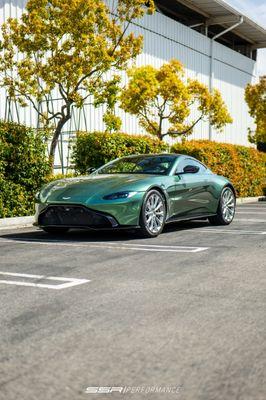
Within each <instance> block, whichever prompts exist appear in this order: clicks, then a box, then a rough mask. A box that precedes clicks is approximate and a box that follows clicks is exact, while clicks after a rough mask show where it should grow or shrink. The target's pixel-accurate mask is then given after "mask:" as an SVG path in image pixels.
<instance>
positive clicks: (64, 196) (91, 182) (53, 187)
mask: <svg viewBox="0 0 266 400" xmlns="http://www.w3.org/2000/svg"><path fill="white" fill-rule="evenodd" d="M154 177H155V176H154V175H144V174H138V175H133V174H128V175H125V174H116V175H91V176H88V177H79V178H69V179H61V180H58V181H54V182H51V183H49V184H48V185H46V186H45V187H44V188H43V189H42V190H41V192H40V200H41V202H49V203H51V202H60V203H61V202H66V203H72V202H73V203H75V202H78V203H80V202H81V203H84V202H85V203H86V202H88V201H89V200H93V201H96V200H100V199H102V197H103V196H104V195H107V194H111V193H115V192H118V191H124V190H132V191H140V192H141V191H145V190H146V187H147V185H148V184H149V182H150V180H151V179H152V178H154Z"/></svg>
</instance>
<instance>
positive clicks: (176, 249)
mask: <svg viewBox="0 0 266 400" xmlns="http://www.w3.org/2000/svg"><path fill="white" fill-rule="evenodd" d="M0 243H12V244H14V243H16V244H28V243H34V244H41V245H53V246H69V247H86V248H102V249H112V250H116V249H119V250H139V251H152V252H169V253H198V252H201V251H205V250H208V247H196V246H167V245H165V246H163V245H152V244H137V243H114V242H96V243H91V242H89V243H84V242H83V243H73V242H67V241H60V240H44V241H41V240H38V239H27V240H22V239H20V238H12V239H2V238H0Z"/></svg>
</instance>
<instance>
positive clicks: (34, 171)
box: [0, 121, 50, 218]
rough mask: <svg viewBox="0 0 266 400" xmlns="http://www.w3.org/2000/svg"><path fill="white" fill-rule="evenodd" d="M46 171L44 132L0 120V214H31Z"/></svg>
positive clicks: (47, 170) (48, 170) (47, 167)
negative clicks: (35, 196)
mask: <svg viewBox="0 0 266 400" xmlns="http://www.w3.org/2000/svg"><path fill="white" fill-rule="evenodd" d="M49 172H50V165H49V162H48V158H47V156H46V143H45V134H44V133H42V132H38V133H37V132H36V131H35V130H33V129H31V128H28V127H26V126H24V125H19V124H15V123H11V122H1V121H0V218H1V217H7V216H8V217H15V216H20V215H27V214H32V213H33V211H34V194H35V192H36V191H37V190H38V189H39V188H40V187H41V186H42V185H43V184H44V183H45V182H46V179H47V175H48V174H49Z"/></svg>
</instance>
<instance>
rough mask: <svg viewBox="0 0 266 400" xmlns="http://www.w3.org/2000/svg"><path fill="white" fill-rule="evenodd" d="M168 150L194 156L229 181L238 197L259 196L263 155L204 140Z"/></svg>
mask: <svg viewBox="0 0 266 400" xmlns="http://www.w3.org/2000/svg"><path fill="white" fill-rule="evenodd" d="M171 151H172V152H174V153H182V154H187V155H189V156H192V157H195V158H197V159H198V160H200V161H202V162H203V163H204V164H206V165H207V166H208V167H209V168H210V169H211V170H212V171H213V172H214V173H215V174H218V175H223V176H225V177H226V178H228V179H230V180H231V182H232V183H233V185H234V187H235V189H236V192H237V195H238V196H239V197H248V196H260V195H262V194H263V188H264V185H265V176H266V155H265V154H264V153H261V152H259V151H258V150H255V149H253V148H249V147H244V146H238V145H232V144H227V143H215V142H210V141H208V140H200V141H195V140H192V141H187V142H184V143H178V144H175V145H173V146H172V149H171Z"/></svg>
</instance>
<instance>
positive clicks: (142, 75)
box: [120, 60, 232, 139]
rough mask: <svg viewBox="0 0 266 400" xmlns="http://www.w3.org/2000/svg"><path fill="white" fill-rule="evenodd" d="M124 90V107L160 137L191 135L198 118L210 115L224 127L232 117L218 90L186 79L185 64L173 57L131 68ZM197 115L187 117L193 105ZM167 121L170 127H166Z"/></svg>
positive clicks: (212, 122)
mask: <svg viewBox="0 0 266 400" xmlns="http://www.w3.org/2000/svg"><path fill="white" fill-rule="evenodd" d="M128 76H129V83H128V84H127V86H126V87H125V88H124V89H123V90H122V93H121V96H120V101H121V107H122V108H123V109H124V110H125V111H126V112H128V113H130V114H133V115H136V116H137V117H138V118H139V122H140V125H141V126H142V127H143V128H144V129H145V130H146V131H147V132H148V133H151V134H153V135H156V136H157V137H158V138H159V139H163V138H164V137H165V136H167V135H170V136H183V137H186V136H188V135H190V134H191V133H192V131H193V128H194V127H195V126H196V125H197V124H198V123H199V121H201V120H204V119H208V120H209V121H210V123H211V125H212V126H214V127H215V128H216V129H217V130H221V129H222V128H223V127H224V126H225V125H226V124H228V123H232V118H231V117H230V114H229V112H228V110H227V107H226V105H225V103H224V102H223V99H222V97H221V94H220V92H219V91H218V90H214V91H213V92H212V93H210V91H209V90H208V88H207V87H206V86H205V85H204V84H202V83H200V82H199V81H197V80H191V79H185V78H184V68H183V65H182V64H181V63H180V62H179V61H177V60H172V61H170V62H169V63H166V64H163V65H162V66H161V68H159V69H156V68H155V67H153V66H151V65H147V66H143V67H139V68H131V69H130V70H129V71H128ZM193 106H194V107H196V110H197V116H196V118H195V119H194V120H193V121H191V120H190V121H188V118H189V116H190V114H191V109H192V107H193ZM165 121H168V122H169V123H170V128H169V129H168V130H166V131H164V127H165Z"/></svg>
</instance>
